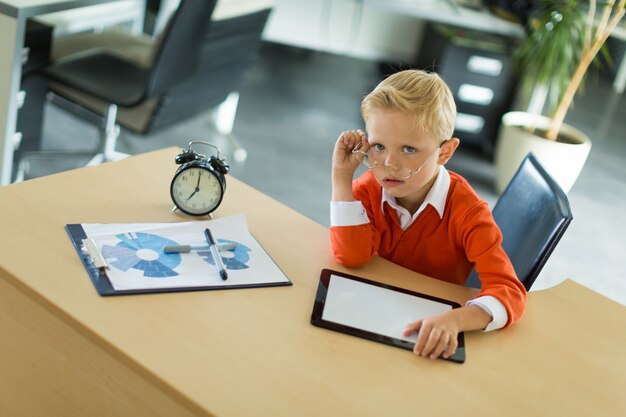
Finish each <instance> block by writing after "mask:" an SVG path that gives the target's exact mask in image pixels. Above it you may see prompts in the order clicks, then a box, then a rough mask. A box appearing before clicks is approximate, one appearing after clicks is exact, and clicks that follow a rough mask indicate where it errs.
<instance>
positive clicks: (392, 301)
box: [322, 274, 452, 342]
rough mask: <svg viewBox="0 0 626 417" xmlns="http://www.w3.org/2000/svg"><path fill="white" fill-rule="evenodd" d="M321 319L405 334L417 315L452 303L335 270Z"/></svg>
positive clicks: (388, 333) (386, 333) (432, 312)
mask: <svg viewBox="0 0 626 417" xmlns="http://www.w3.org/2000/svg"><path fill="white" fill-rule="evenodd" d="M330 278H331V279H330V283H329V287H328V293H327V294H326V303H325V306H324V312H323V314H322V319H323V320H326V321H330V322H333V323H337V324H343V325H345V326H350V327H354V328H357V329H360V330H365V331H368V332H372V333H376V334H381V335H384V336H388V337H392V338H396V339H401V340H405V341H411V342H415V341H416V340H417V334H413V335H411V336H409V337H404V336H403V335H402V332H403V331H404V329H405V328H406V326H407V325H408V324H409V323H411V322H413V321H415V320H418V319H421V318H425V317H431V316H435V315H438V314H441V313H445V312H446V311H450V310H451V309H452V306H450V305H447V304H443V303H440V302H437V301H432V300H428V299H425V298H420V297H416V296H414V295H410V294H405V293H402V292H397V291H393V290H390V289H387V288H382V287H379V286H375V285H370V284H366V283H363V282H359V281H355V280H352V279H347V278H343V277H340V276H337V275H334V274H332V275H331V277H330Z"/></svg>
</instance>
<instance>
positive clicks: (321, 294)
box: [311, 269, 465, 363]
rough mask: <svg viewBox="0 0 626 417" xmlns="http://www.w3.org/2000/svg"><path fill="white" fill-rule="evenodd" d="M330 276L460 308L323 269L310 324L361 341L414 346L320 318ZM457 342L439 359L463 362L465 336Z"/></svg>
mask: <svg viewBox="0 0 626 417" xmlns="http://www.w3.org/2000/svg"><path fill="white" fill-rule="evenodd" d="M332 275H336V276H340V277H343V278H347V279H351V280H354V281H359V282H362V283H364V284H369V285H374V286H377V287H381V288H385V289H388V290H392V291H397V292H401V293H404V294H408V295H411V296H414V297H419V298H424V299H427V300H431V301H436V302H438V303H442V304H447V305H449V306H451V307H452V308H459V307H461V305H460V304H459V303H456V302H454V301H450V300H444V299H442V298H437V297H433V296H431V295H427V294H422V293H419V292H415V291H410V290H407V289H404V288H400V287H395V286H392V285H387V284H383V283H380V282H376V281H372V280H369V279H366V278H361V277H357V276H355V275H350V274H346V273H343V272H339V271H334V270H332V269H323V270H322V273H321V275H320V281H319V285H318V287H317V294H316V296H315V304H314V306H313V312H312V314H311V324H313V325H314V326H317V327H322V328H325V329H328V330H334V331H337V332H341V333H346V334H349V335H352V336H356V337H360V338H362V339H367V340H371V341H374V342H378V343H383V344H385V345H389V346H394V347H397V348H400V349H405V350H409V351H412V350H413V347H414V346H415V344H414V343H413V342H408V341H406V340H401V339H396V338H393V337H389V336H385V335H381V334H378V333H372V332H368V331H366V330H361V329H358V328H355V327H350V326H347V325H344V324H339V323H335V322H331V321H327V320H324V319H323V318H322V316H323V314H324V307H325V303H326V296H327V294H328V287H329V285H330V279H331V276H332ZM457 340H458V347H457V350H456V352H455V353H454V354H453V355H452V356H451V357H450V358H447V359H446V358H443V357H440V359H444V360H448V361H452V362H456V363H463V362H465V336H464V334H463V332H460V333H459V334H458V339H457Z"/></svg>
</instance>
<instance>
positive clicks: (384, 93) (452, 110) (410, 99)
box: [361, 70, 456, 140]
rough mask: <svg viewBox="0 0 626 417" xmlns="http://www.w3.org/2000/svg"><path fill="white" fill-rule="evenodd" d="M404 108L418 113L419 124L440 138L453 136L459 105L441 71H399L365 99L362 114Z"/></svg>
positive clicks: (416, 124)
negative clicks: (455, 101) (457, 106)
mask: <svg viewBox="0 0 626 417" xmlns="http://www.w3.org/2000/svg"><path fill="white" fill-rule="evenodd" d="M379 110H400V111H405V112H408V113H411V114H413V115H414V116H415V124H414V126H415V128H416V129H418V130H419V131H420V132H422V133H425V134H428V135H431V136H433V137H434V138H435V139H437V140H446V139H450V138H451V137H452V132H453V131H454V123H455V120H456V105H455V103H454V98H453V97H452V92H451V91H450V88H448V85H447V84H446V83H445V81H444V80H443V79H442V78H441V77H440V76H439V75H437V74H435V73H432V72H426V71H421V70H405V71H400V72H397V73H395V74H393V75H391V76H389V77H388V78H386V79H385V80H383V81H382V82H381V83H380V84H378V85H377V86H376V88H375V89H374V90H373V91H372V92H371V93H369V94H368V95H367V96H365V98H364V99H363V101H362V102H361V115H362V116H363V120H365V122H367V119H368V117H369V116H370V115H371V114H372V113H374V112H376V111H379Z"/></svg>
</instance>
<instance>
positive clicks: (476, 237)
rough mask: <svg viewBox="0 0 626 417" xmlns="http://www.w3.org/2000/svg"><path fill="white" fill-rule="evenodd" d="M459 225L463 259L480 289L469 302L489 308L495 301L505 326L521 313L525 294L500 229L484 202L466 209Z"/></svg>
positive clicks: (524, 305) (524, 302)
mask: <svg viewBox="0 0 626 417" xmlns="http://www.w3.org/2000/svg"><path fill="white" fill-rule="evenodd" d="M461 227H462V229H463V240H464V246H465V248H466V255H467V259H468V260H469V261H470V262H472V263H474V269H475V270H476V272H477V273H478V278H479V279H480V282H481V290H480V292H479V293H478V295H477V296H476V297H475V298H474V300H472V301H471V302H470V304H471V303H473V302H476V303H477V304H478V306H483V307H484V305H483V304H486V305H487V310H490V308H489V304H491V305H493V304H494V302H496V303H499V304H500V308H504V309H505V310H506V321H505V322H503V323H501V324H500V325H499V327H508V326H510V325H511V324H513V323H515V322H516V321H517V320H519V319H520V318H521V316H522V315H523V313H524V309H525V307H526V295H527V294H526V289H525V288H524V285H523V284H522V283H521V282H520V280H519V279H518V278H517V275H516V274H515V270H514V269H513V265H512V264H511V261H510V259H509V257H508V256H507V254H506V253H505V252H504V249H503V248H502V232H500V228H499V227H498V225H497V224H496V222H495V220H494V219H493V216H492V214H491V210H489V208H488V207H487V205H486V204H481V205H479V206H476V207H475V208H474V209H472V210H470V212H469V213H468V215H467V216H466V218H465V219H464V220H463V225H462V226H461ZM489 298H493V299H494V300H489ZM481 300H485V303H482V302H481ZM494 307H498V306H497V305H496V306H494ZM494 313H497V311H495V312H494Z"/></svg>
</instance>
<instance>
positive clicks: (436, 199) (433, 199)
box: [380, 165, 450, 218]
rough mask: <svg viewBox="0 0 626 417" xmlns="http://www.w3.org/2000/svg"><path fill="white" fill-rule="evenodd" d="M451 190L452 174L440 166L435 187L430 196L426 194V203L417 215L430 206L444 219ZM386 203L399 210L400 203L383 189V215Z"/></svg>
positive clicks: (432, 188) (418, 210)
mask: <svg viewBox="0 0 626 417" xmlns="http://www.w3.org/2000/svg"><path fill="white" fill-rule="evenodd" d="M449 189H450V173H449V172H448V170H447V169H446V168H445V167H444V166H443V165H439V173H438V174H437V179H436V180H435V182H434V183H433V186H432V187H430V190H429V191H428V194H426V198H425V199H424V202H423V203H422V205H421V206H420V207H419V209H417V212H416V213H415V214H416V215H417V214H418V213H421V212H422V211H423V210H424V208H425V207H426V206H427V205H428V204H430V205H431V206H433V207H434V209H435V210H437V213H439V218H443V212H444V210H445V208H446V199H447V198H448V190H449ZM385 203H388V204H389V206H391V207H393V208H394V209H397V208H398V207H399V206H398V203H396V198H395V197H394V196H392V195H391V194H389V193H388V192H387V190H385V189H384V188H383V197H382V199H381V202H380V205H381V208H382V210H383V213H384V212H385Z"/></svg>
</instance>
